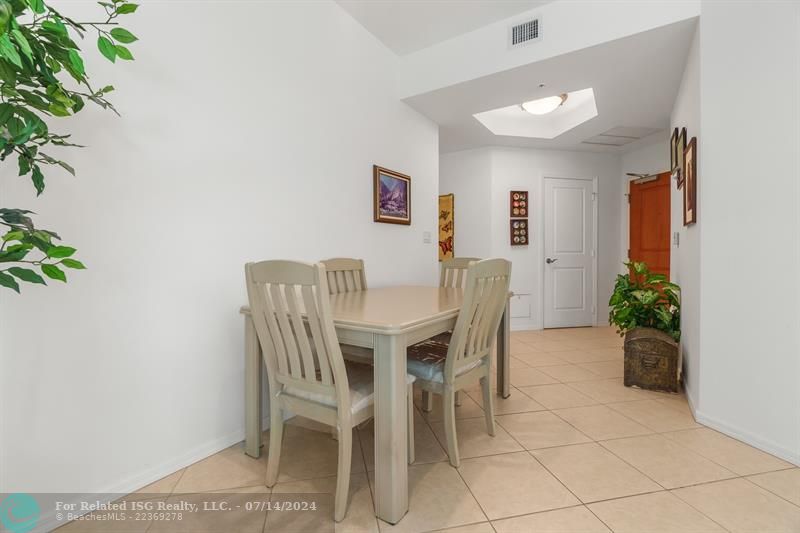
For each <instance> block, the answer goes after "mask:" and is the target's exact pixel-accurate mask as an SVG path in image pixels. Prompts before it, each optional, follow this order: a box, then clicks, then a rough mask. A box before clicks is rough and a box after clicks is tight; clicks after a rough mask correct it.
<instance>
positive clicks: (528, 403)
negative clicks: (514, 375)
mask: <svg viewBox="0 0 800 533" xmlns="http://www.w3.org/2000/svg"><path fill="white" fill-rule="evenodd" d="M469 396H470V398H472V399H473V400H475V403H477V404H478V405H480V406H481V408H483V393H482V392H481V391H480V390H477V391H475V390H472V391H469ZM545 409H546V407H545V406H544V405H542V404H540V403H539V402H537V401H536V400H534V399H532V398H531V397H530V396H527V395H526V394H523V393H522V392H520V391H519V389H515V388H514V387H511V396H509V397H508V398H502V397H500V396H498V395H495V396H494V414H495V415H508V414H512V413H528V412H531V411H544V410H545Z"/></svg>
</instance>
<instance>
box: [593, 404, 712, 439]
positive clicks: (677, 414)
mask: <svg viewBox="0 0 800 533" xmlns="http://www.w3.org/2000/svg"><path fill="white" fill-rule="evenodd" d="M670 403H674V402H663V401H658V400H642V401H635V402H623V403H611V404H608V406H609V407H610V408H612V409H614V410H615V411H619V412H620V413H622V414H624V415H625V416H627V417H628V418H632V419H633V420H636V421H637V422H639V423H640V424H642V425H643V426H646V427H648V428H650V429H652V430H653V431H657V432H659V433H664V432H666V431H677V430H680V429H692V428H699V427H702V426H701V425H700V424H698V423H697V422H695V421H694V418H692V415H691V414H687V413H686V412H685V411H683V410H681V409H679V408H678V407H677V404H676V406H675V407H673V406H671V405H669V404H670Z"/></svg>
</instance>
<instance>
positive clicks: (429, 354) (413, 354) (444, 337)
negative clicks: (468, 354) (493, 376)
mask: <svg viewBox="0 0 800 533" xmlns="http://www.w3.org/2000/svg"><path fill="white" fill-rule="evenodd" d="M450 337H451V334H450V333H449V332H448V333H442V334H440V335H437V336H435V337H432V338H430V339H427V340H424V341H422V342H418V343H417V344H414V345H413V346H409V347H408V352H407V355H408V359H407V370H408V373H409V374H411V375H413V376H415V377H418V378H419V379H423V380H425V381H435V382H437V383H443V382H444V363H445V360H446V359H447V350H448V348H449V347H450ZM482 364H483V360H481V359H477V360H475V361H473V362H472V363H470V364H468V365H466V366H463V367H461V368H459V369H458V371H457V372H456V376H460V375H461V374H466V373H467V372H469V371H470V370H472V369H473V368H478V367H479V366H481V365H482Z"/></svg>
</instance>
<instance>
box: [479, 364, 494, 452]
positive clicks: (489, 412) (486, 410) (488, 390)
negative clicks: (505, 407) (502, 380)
mask: <svg viewBox="0 0 800 533" xmlns="http://www.w3.org/2000/svg"><path fill="white" fill-rule="evenodd" d="M481 388H482V389H483V416H485V417H486V431H487V432H488V433H489V435H491V436H492V437H494V394H492V382H491V381H490V379H489V376H483V377H482V378H481Z"/></svg>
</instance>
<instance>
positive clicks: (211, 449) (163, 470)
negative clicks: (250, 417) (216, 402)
mask: <svg viewBox="0 0 800 533" xmlns="http://www.w3.org/2000/svg"><path fill="white" fill-rule="evenodd" d="M261 427H262V428H269V417H266V418H263V419H262V420H261ZM242 440H244V428H242V429H238V430H236V431H234V432H232V433H229V434H227V435H224V436H222V437H219V438H216V439H212V440H210V441H208V442H206V443H204V444H201V445H200V446H196V447H195V448H192V449H191V450H189V451H188V452H186V453H183V454H181V455H178V456H177V457H174V458H172V459H170V460H168V461H164V462H163V463H160V464H159V465H157V466H155V467H153V468H149V469H147V470H145V471H143V472H140V473H139V474H136V475H134V476H131V477H129V478H127V479H126V480H124V481H121V482H119V483H114V484H113V485H109V486H108V487H107V488H106V489H105V490H101V491H98V492H96V493H94V494H91V496H87V494H79V495H76V496H78V499H76V500H75V501H70V500H69V498H66V495H65V498H64V499H63V501H64V503H79V502H80V501H86V500H87V499H88V500H89V501H99V502H101V503H109V502H111V501H113V500H114V499H115V498H116V497H117V496H116V495H119V494H130V493H132V492H136V491H137V490H140V489H142V488H143V487H146V486H147V485H149V484H151V483H153V482H155V481H158V480H159V479H162V478H165V477H167V476H168V475H170V474H173V473H175V472H177V471H178V470H180V469H182V468H186V467H187V466H191V465H193V464H194V463H196V462H198V461H202V460H203V459H206V458H208V457H211V456H212V455H214V454H215V453H218V452H221V451H222V450H224V449H225V448H229V447H231V446H233V445H234V444H236V443H237V442H241V441H242ZM242 453H244V452H242ZM63 525H64V522H59V521H57V520H56V518H55V510H50V511H49V512H47V513H44V514H42V517H41V520H40V521H39V523H38V524H37V531H38V530H40V529H41V530H43V531H51V530H53V529H55V528H56V527H61V526H63Z"/></svg>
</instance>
